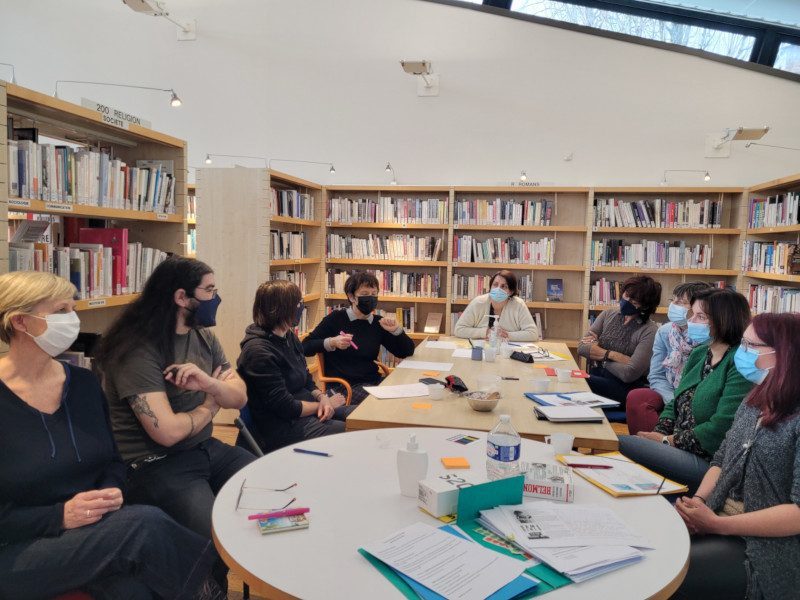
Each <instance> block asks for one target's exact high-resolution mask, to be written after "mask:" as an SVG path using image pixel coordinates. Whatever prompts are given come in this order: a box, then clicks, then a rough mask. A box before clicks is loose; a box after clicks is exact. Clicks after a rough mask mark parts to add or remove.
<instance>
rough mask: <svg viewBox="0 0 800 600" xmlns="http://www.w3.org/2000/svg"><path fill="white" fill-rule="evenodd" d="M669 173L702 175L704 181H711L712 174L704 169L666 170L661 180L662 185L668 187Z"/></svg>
mask: <svg viewBox="0 0 800 600" xmlns="http://www.w3.org/2000/svg"><path fill="white" fill-rule="evenodd" d="M667 173H702V174H703V181H705V182H709V181H711V173H709V172H708V171H705V170H703V169H666V170H665V171H664V176H663V177H662V179H661V185H667Z"/></svg>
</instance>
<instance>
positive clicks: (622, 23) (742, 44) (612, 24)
mask: <svg viewBox="0 0 800 600" xmlns="http://www.w3.org/2000/svg"><path fill="white" fill-rule="evenodd" d="M511 10H514V11H517V12H521V13H523V14H527V15H533V16H537V17H544V18H547V19H553V20H556V21H564V22H567V23H574V24H576V25H585V26H587V27H594V28H595V29H602V30H605V31H613V32H616V33H625V34H628V35H633V36H637V37H641V38H645V39H648V40H656V41H660V42H667V43H670V44H677V45H679V46H685V47H688V48H695V49H697V50H705V51H706V52H713V53H714V54H721V55H723V56H728V57H731V58H737V59H739V60H750V56H751V54H752V52H753V46H754V44H755V41H756V38H755V36H754V35H745V34H742V33H732V32H729V31H724V30H721V29H713V28H710V27H701V26H699V25H693V24H688V23H680V22H677V21H670V20H666V19H659V18H654V17H642V16H639V15H634V14H629V13H625V12H620V11H612V10H603V9H600V8H594V7H589V6H580V5H577V4H570V3H568V2H560V1H559V0H513V2H512V3H511Z"/></svg>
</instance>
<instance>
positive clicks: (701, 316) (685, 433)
mask: <svg viewBox="0 0 800 600" xmlns="http://www.w3.org/2000/svg"><path fill="white" fill-rule="evenodd" d="M749 320H750V308H749V306H748V304H747V300H746V299H745V297H744V296H742V295H741V294H739V293H738V292H735V291H733V290H732V289H730V288H725V289H717V288H714V289H710V290H706V291H703V292H700V293H698V294H697V295H696V296H695V301H694V303H693V304H692V316H691V318H690V319H689V320H688V329H687V331H688V335H689V337H691V338H692V339H693V340H694V341H696V342H702V343H701V345H700V346H698V347H697V348H695V349H694V350H693V351H692V353H691V354H690V355H689V358H688V359H687V361H686V365H685V366H684V368H683V374H682V376H681V383H680V385H679V386H678V388H677V389H676V390H675V400H674V401H673V402H671V403H670V404H668V405H667V407H666V408H665V409H664V411H663V412H662V413H661V416H660V418H659V420H658V424H657V425H656V426H655V429H654V430H653V431H640V432H639V433H638V434H637V435H636V436H622V437H620V441H619V446H620V452H622V454H624V455H625V456H627V457H628V458H630V459H631V460H633V461H635V462H638V463H639V464H641V465H644V466H645V467H647V468H649V469H652V470H653V471H655V472H657V473H659V474H661V475H663V476H665V477H667V478H668V479H673V480H675V481H677V482H679V483H682V484H684V485H686V486H687V487H688V488H689V491H690V493H694V491H695V490H696V489H697V486H699V485H700V482H701V481H702V480H703V476H704V475H705V473H706V471H708V467H709V462H710V461H711V458H712V457H713V456H714V453H715V452H716V451H717V449H718V448H719V446H720V444H721V443H722V440H723V439H725V434H726V433H727V432H728V429H730V427H731V424H732V423H733V417H734V415H735V414H736V410H737V409H738V408H739V405H740V404H741V403H742V400H743V399H744V397H745V396H746V395H747V393H748V392H749V391H750V388H751V387H752V384H751V383H750V382H749V381H747V380H746V379H745V378H744V377H742V375H741V374H740V373H739V371H738V370H737V369H736V366H735V364H734V362H733V356H734V354H735V353H736V349H737V348H738V346H739V343H740V342H741V339H742V334H743V333H744V330H745V328H746V327H747V323H748V322H749Z"/></svg>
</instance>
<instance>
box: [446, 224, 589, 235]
mask: <svg viewBox="0 0 800 600" xmlns="http://www.w3.org/2000/svg"><path fill="white" fill-rule="evenodd" d="M453 229H454V230H458V231H517V232H525V231H531V232H534V231H535V232H542V233H547V232H559V231H560V232H563V233H586V226H585V225H463V224H461V223H454V224H453Z"/></svg>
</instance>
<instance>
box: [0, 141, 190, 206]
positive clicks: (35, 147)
mask: <svg viewBox="0 0 800 600" xmlns="http://www.w3.org/2000/svg"><path fill="white" fill-rule="evenodd" d="M8 154H9V161H8V191H9V196H11V197H12V198H23V199H27V200H43V201H45V202H61V203H70V204H80V205H87V206H100V207H106V208H119V209H126V210H141V211H147V212H157V213H174V212H175V177H174V172H173V167H172V162H173V161H171V160H148V161H137V164H136V166H135V167H134V166H132V165H128V164H126V163H125V162H123V161H122V160H120V159H118V158H115V157H114V156H113V155H112V154H111V152H110V151H108V150H105V149H100V150H98V149H95V148H77V149H75V148H72V147H70V146H57V145H54V144H37V143H35V142H32V141H28V140H9V141H8Z"/></svg>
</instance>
